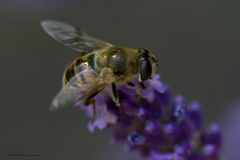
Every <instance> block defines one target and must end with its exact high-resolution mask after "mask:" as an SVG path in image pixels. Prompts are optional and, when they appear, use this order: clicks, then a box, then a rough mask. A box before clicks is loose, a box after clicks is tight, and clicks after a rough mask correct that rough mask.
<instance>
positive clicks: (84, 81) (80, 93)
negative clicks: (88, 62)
mask: <svg viewBox="0 0 240 160" xmlns="http://www.w3.org/2000/svg"><path fill="white" fill-rule="evenodd" d="M106 85H107V83H105V82H103V81H101V80H100V79H99V78H98V75H97V74H96V72H95V71H94V70H92V69H87V70H84V71H82V72H79V73H78V74H76V75H75V76H74V77H73V78H72V79H71V80H70V81H69V82H68V83H67V84H66V85H65V86H63V88H62V89H61V90H60V92H59V93H58V94H57V96H56V97H55V98H54V99H53V101H52V103H51V105H50V110H52V111H55V110H57V109H59V108H63V107H65V106H68V105H74V104H76V103H77V102H79V101H84V100H86V99H88V98H89V97H91V96H93V95H95V94H97V93H99V92H100V91H102V90H103V89H104V88H105V87H106Z"/></svg>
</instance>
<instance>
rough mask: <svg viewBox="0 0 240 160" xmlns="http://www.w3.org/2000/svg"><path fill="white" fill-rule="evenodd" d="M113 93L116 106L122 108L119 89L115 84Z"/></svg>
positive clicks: (113, 84)
mask: <svg viewBox="0 0 240 160" xmlns="http://www.w3.org/2000/svg"><path fill="white" fill-rule="evenodd" d="M112 93H113V96H114V101H115V104H116V106H118V107H120V103H119V96H118V92H117V87H116V84H115V83H112Z"/></svg>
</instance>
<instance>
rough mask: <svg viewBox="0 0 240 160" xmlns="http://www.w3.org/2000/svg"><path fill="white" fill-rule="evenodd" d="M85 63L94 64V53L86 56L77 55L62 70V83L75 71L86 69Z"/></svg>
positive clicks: (74, 73) (67, 80)
mask: <svg viewBox="0 0 240 160" xmlns="http://www.w3.org/2000/svg"><path fill="white" fill-rule="evenodd" d="M86 65H87V66H88V65H89V66H91V67H92V66H94V54H91V55H89V56H87V57H79V58H77V59H75V60H74V61H73V62H72V63H71V64H70V65H69V66H67V68H66V69H65V71H64V74H63V85H65V84H66V83H67V82H69V80H70V79H71V78H72V77H74V76H75V75H76V74H77V73H79V72H81V71H82V70H84V69H86Z"/></svg>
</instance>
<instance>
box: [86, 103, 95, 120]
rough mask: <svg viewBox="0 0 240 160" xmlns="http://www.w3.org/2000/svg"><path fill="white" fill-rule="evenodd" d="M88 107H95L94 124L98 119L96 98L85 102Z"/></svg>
mask: <svg viewBox="0 0 240 160" xmlns="http://www.w3.org/2000/svg"><path fill="white" fill-rule="evenodd" d="M85 104H86V106H89V105H92V107H93V118H92V120H91V121H92V122H94V121H95V120H96V117H97V110H96V100H95V99H94V98H92V99H87V100H86V101H85Z"/></svg>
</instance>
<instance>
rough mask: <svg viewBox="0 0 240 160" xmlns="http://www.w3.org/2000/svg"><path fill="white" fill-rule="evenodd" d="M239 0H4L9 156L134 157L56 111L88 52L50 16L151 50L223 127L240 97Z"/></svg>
mask: <svg viewBox="0 0 240 160" xmlns="http://www.w3.org/2000/svg"><path fill="white" fill-rule="evenodd" d="M239 5H240V4H239V1H237V0H227V1H226V0H201V1H191V0H181V1H179V0H168V1H166V0H148V1H146V0H132V1H129V0H121V1H113V0H102V1H100V0H99V1H98V0H51V1H50V0H41V1H40V0H21V1H20V0H0V65H1V67H0V71H1V72H0V73H1V78H0V82H1V83H0V86H1V87H0V88H1V89H0V99H1V100H0V155H3V154H9V153H36V154H40V155H41V157H35V158H34V159H44V160H45V159H46V160H48V159H49V160H50V159H58V160H65V159H83V160H96V159H98V160H101V159H103V160H106V159H108V160H110V159H114V160H120V159H121V160H122V159H125V160H127V159H131V160H132V159H133V158H132V157H131V156H130V155H128V154H126V153H125V152H123V151H122V149H121V146H116V145H110V144H109V139H110V134H109V133H107V132H105V131H104V132H97V133H95V134H90V133H89V132H88V130H87V128H86V125H87V118H86V116H85V115H84V113H82V112H81V111H80V110H78V109H76V108H66V109H65V110H63V111H59V112H56V113H52V112H49V111H48V106H49V103H50V101H51V99H52V97H53V96H54V95H55V94H56V93H57V92H58V90H59V89H60V86H61V76H62V73H63V70H64V68H65V67H66V66H67V65H68V64H69V63H70V62H71V61H72V60H73V59H74V58H75V57H77V56H78V54H77V53H75V52H74V51H72V50H70V49H68V48H65V47H64V46H61V45H59V44H58V43H56V42H55V41H53V40H52V39H50V38H49V37H48V36H47V35H46V34H45V33H44V32H43V30H42V29H41V28H40V25H39V23H40V21H41V20H44V19H57V20H61V21H64V22H68V23H70V24H73V25H76V26H79V27H81V28H83V29H84V30H86V31H88V32H89V33H92V34H94V35H97V36H98V37H100V38H102V39H104V40H107V41H110V42H112V43H114V44H118V45H126V46H130V47H145V48H149V49H151V50H152V51H153V52H154V53H155V54H156V55H157V57H158V58H159V59H160V65H159V68H158V72H159V73H160V74H161V78H162V80H163V81H164V82H166V83H168V84H169V85H170V86H171V88H172V89H173V91H174V93H180V94H183V95H185V96H186V98H187V100H188V101H190V100H192V99H198V100H199V101H200V102H201V104H202V105H203V112H204V115H205V124H206V125H207V124H209V123H210V122H218V123H222V121H223V119H224V118H225V119H226V117H225V112H228V110H229V109H230V108H231V107H229V106H231V105H230V104H231V103H232V102H234V101H236V100H238V99H239V98H240V95H239V93H240V85H239V82H240V75H239V68H240V63H239V58H240V54H239V51H240V48H239V42H240V30H239V28H240V21H239V18H240V16H239V15H240V10H239ZM223 117H224V118H223ZM223 131H224V132H228V131H227V129H225V128H223ZM227 138H228V137H227ZM238 141H239V140H238ZM223 154H224V156H226V157H228V156H229V155H228V153H226V152H225V151H223ZM0 159H1V156H0ZM26 159H27V158H26Z"/></svg>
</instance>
